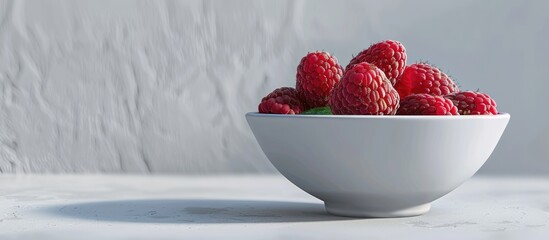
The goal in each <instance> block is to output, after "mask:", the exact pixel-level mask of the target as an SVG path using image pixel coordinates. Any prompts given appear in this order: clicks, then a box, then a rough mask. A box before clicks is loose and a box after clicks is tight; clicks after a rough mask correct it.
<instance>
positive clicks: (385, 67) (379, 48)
mask: <svg viewBox="0 0 549 240" xmlns="http://www.w3.org/2000/svg"><path fill="white" fill-rule="evenodd" d="M361 62H368V63H371V64H374V65H375V66H376V67H378V68H380V69H381V70H382V71H383V72H384V73H385V76H387V78H388V79H389V81H391V84H392V85H395V82H396V80H397V79H398V77H399V76H400V75H401V74H402V72H403V71H404V67H406V49H405V48H404V46H403V45H402V44H401V43H400V42H398V41H394V40H386V41H383V42H379V43H376V44H374V45H372V46H370V47H369V48H367V49H365V50H363V51H362V52H360V53H359V54H358V55H356V57H354V58H353V59H352V60H351V62H349V65H347V67H345V71H347V70H349V69H351V68H352V67H353V65H355V64H357V63H361Z"/></svg>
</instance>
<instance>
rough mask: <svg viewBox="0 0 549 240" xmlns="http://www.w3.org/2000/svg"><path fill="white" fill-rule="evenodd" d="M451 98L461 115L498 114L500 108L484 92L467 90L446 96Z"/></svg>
mask: <svg viewBox="0 0 549 240" xmlns="http://www.w3.org/2000/svg"><path fill="white" fill-rule="evenodd" d="M444 98H447V99H450V100H451V101H452V102H453V103H454V105H456V107H457V108H458V112H459V114H461V115H496V114H498V110H497V109H496V107H497V104H496V101H494V99H492V98H491V97H490V96H488V95H487V94H484V93H480V92H473V91H465V92H458V93H452V94H449V95H446V96H444Z"/></svg>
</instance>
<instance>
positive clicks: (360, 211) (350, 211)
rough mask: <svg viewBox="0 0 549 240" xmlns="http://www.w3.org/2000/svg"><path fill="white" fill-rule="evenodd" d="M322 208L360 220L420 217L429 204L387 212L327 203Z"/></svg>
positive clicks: (331, 212) (429, 206)
mask: <svg viewBox="0 0 549 240" xmlns="http://www.w3.org/2000/svg"><path fill="white" fill-rule="evenodd" d="M324 206H325V207H326V211H327V212H328V213H330V214H332V215H337V216H344V217H360V218H391V217H412V216H418V215H422V214H424V213H426V212H428V211H429V210H430V209H431V204H430V203H427V204H422V205H418V206H413V207H408V208H402V209H395V210H389V211H379V210H372V209H364V208H354V207H347V206H345V205H341V204H331V203H329V202H325V203H324Z"/></svg>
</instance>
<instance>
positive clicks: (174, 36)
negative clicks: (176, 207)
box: [0, 0, 549, 174]
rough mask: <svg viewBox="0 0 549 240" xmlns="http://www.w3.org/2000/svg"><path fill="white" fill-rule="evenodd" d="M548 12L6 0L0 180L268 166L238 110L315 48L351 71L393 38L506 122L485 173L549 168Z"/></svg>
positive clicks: (528, 5) (502, 6)
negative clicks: (10, 175)
mask: <svg viewBox="0 0 549 240" xmlns="http://www.w3.org/2000/svg"><path fill="white" fill-rule="evenodd" d="M547 9H549V2H548V1H541V0H540V1H535V0H532V1H518V0H516V1H495V0H492V1H473V0H463V1H434V0H433V1H404V0H400V1H333V0H332V1H252V0H248V1H233V0H228V1H108V0H104V1H91V0H90V1H6V0H0V170H1V171H2V172H15V173H30V172H138V173H145V172H153V173H161V172H162V173H166V172H168V173H172V172H173V173H175V172H178V173H227V172H228V173H240V172H273V171H274V169H273V167H272V166H271V165H270V163H268V161H267V159H266V158H265V156H264V155H263V154H262V152H261V150H260V149H259V146H258V145H257V143H256V142H255V140H254V139H253V136H252V135H251V132H250V130H249V128H248V126H247V124H246V122H245V119H244V114H245V113H246V112H249V111H256V108H257V103H258V101H259V100H260V98H261V97H262V96H263V95H265V94H266V93H268V92H270V91H271V90H272V89H274V88H276V87H280V86H292V85H294V78H295V68H296V66H297V63H298V62H299V60H300V58H301V57H302V56H303V55H305V54H306V53H307V52H308V51H315V50H326V51H329V52H331V53H333V54H334V55H335V56H337V57H338V58H339V60H340V63H341V64H342V65H346V64H347V63H348V61H349V60H350V58H351V57H352V55H353V54H356V53H358V52H359V51H360V50H362V49H364V48H367V47H368V46H369V45H370V44H371V43H374V42H377V41H380V40H384V39H395V40H399V41H401V42H402V43H403V44H404V45H405V46H406V48H407V51H408V56H409V63H411V62H416V61H419V60H428V61H429V62H431V63H433V64H435V65H437V66H438V67H440V68H442V69H443V70H445V71H446V72H448V73H449V74H450V75H451V76H452V77H453V78H454V80H456V81H457V82H458V83H459V85H460V86H461V88H462V89H464V90H476V89H480V90H481V91H483V92H486V93H488V94H490V95H491V96H492V97H493V98H495V99H496V101H497V102H498V109H499V110H500V111H502V112H509V113H510V114H511V116H512V117H511V121H510V124H509V126H508V128H507V130H506V132H505V134H504V136H503V137H502V139H501V141H500V144H499V145H498V147H497V149H496V150H495V152H494V153H493V154H492V156H491V158H490V160H489V161H488V163H487V164H486V165H485V166H484V167H483V169H481V173H484V174H543V173H549V157H548V155H549V144H548V143H549V127H548V126H547V123H549V113H548V107H547V102H548V101H547V97H548V96H547V95H548V94H547V90H548V89H549V78H548V77H547V68H548V63H549V60H548V56H549V50H548V48H547V44H546V42H547V39H548V37H549V14H547ZM395 147H397V146H395ZM433 147H436V146H433Z"/></svg>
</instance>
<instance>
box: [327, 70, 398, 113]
mask: <svg viewBox="0 0 549 240" xmlns="http://www.w3.org/2000/svg"><path fill="white" fill-rule="evenodd" d="M398 100H399V97H398V93H397V91H396V90H395V89H394V88H393V86H391V82H389V79H387V77H386V76H385V73H383V71H381V70H380V69H379V68H377V67H376V66H374V65H373V64H369V63H367V62H361V63H358V64H356V65H354V66H353V67H352V68H351V69H349V70H348V71H345V74H344V75H343V77H342V78H341V81H340V82H339V83H338V84H336V86H335V87H334V90H332V95H331V96H330V101H329V103H328V104H329V105H330V108H331V109H332V113H333V114H336V115H345V114H350V115H353V114H357V115H358V114H362V115H394V114H395V112H396V109H397V108H398Z"/></svg>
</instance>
